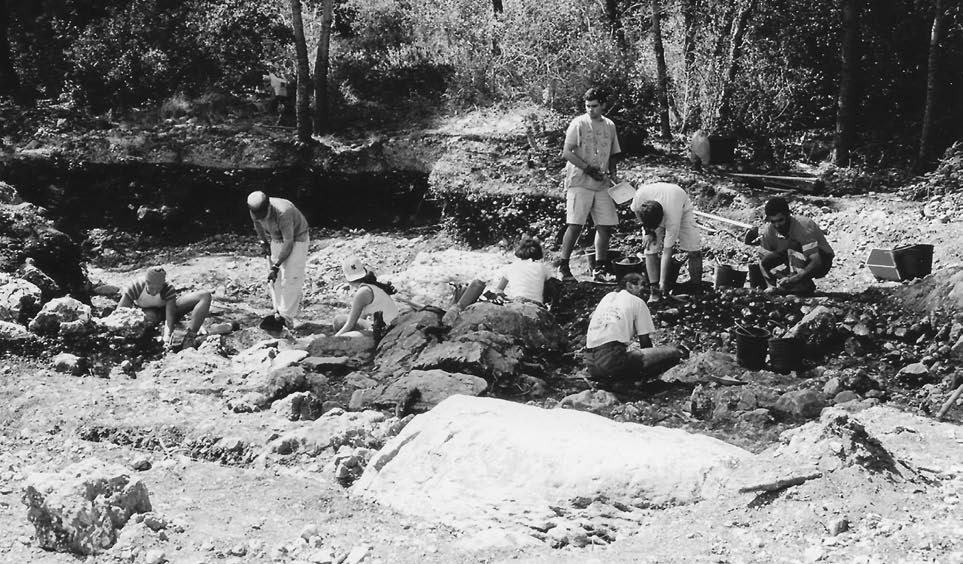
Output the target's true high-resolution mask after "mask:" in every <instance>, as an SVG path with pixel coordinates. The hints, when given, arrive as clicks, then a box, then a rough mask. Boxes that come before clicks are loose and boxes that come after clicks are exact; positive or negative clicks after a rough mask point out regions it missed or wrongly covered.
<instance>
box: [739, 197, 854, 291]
mask: <svg viewBox="0 0 963 564" xmlns="http://www.w3.org/2000/svg"><path fill="white" fill-rule="evenodd" d="M765 214H766V224H765V226H764V227H763V228H762V230H760V229H759V228H758V227H752V228H750V229H749V230H747V231H746V234H745V239H744V241H745V243H746V244H748V245H754V244H756V243H758V244H759V246H760V247H761V248H762V250H763V251H765V254H763V256H762V258H761V259H760V261H759V263H760V265H761V266H762V274H763V278H765V280H766V285H767V286H768V288H767V291H770V292H785V293H788V294H811V293H812V292H814V291H815V290H816V283H815V282H814V281H813V279H814V278H823V277H824V276H826V274H827V273H829V269H830V268H832V266H833V258H834V257H835V256H836V253H835V251H833V248H832V247H831V246H830V245H829V242H828V241H827V240H826V234H825V233H824V232H823V230H822V229H820V227H819V226H818V225H816V222H815V221H813V220H811V219H809V218H808V217H803V216H797V215H792V214H791V213H790V212H789V202H787V201H786V200H785V199H784V198H778V197H777V198H772V199H770V200H769V201H768V202H766V207H765Z"/></svg>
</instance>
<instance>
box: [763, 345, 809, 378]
mask: <svg viewBox="0 0 963 564" xmlns="http://www.w3.org/2000/svg"><path fill="white" fill-rule="evenodd" d="M769 366H770V367H771V368H772V371H773V372H778V373H780V374H789V373H790V372H792V371H793V370H799V368H800V367H801V366H802V343H800V342H799V339H796V338H795V337H788V338H782V339H769Z"/></svg>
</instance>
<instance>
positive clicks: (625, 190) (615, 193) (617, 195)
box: [608, 180, 635, 206]
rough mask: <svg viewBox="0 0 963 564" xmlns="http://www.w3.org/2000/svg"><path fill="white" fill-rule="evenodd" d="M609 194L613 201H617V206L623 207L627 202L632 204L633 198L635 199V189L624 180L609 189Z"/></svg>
mask: <svg viewBox="0 0 963 564" xmlns="http://www.w3.org/2000/svg"><path fill="white" fill-rule="evenodd" d="M608 193H609V196H612V199H613V200H615V204H616V205H618V206H621V205H622V204H624V203H626V202H631V201H632V198H633V197H635V187H633V186H632V185H631V184H630V183H629V182H628V181H627V180H623V181H622V182H619V183H618V184H616V185H615V186H612V187H611V188H609V189H608Z"/></svg>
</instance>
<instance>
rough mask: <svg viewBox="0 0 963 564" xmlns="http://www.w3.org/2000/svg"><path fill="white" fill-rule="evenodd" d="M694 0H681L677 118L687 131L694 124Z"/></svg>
mask: <svg viewBox="0 0 963 564" xmlns="http://www.w3.org/2000/svg"><path fill="white" fill-rule="evenodd" d="M693 1H694V0H682V26H683V28H684V29H683V32H684V34H683V36H682V62H683V67H682V79H683V86H682V111H681V114H682V115H681V116H680V119H679V123H680V126H681V127H682V132H683V133H685V132H687V131H689V130H690V129H691V128H692V126H693V125H694V124H693V123H691V122H692V121H693V120H692V117H693V116H694V114H693V112H692V91H693V84H692V71H693V69H694V68H695V37H696V27H697V22H696V12H695V6H693Z"/></svg>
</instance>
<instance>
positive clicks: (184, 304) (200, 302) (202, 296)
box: [175, 291, 211, 333]
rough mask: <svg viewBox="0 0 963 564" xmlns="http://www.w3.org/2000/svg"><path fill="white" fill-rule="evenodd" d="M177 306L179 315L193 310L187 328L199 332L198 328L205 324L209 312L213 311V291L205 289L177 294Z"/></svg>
mask: <svg viewBox="0 0 963 564" xmlns="http://www.w3.org/2000/svg"><path fill="white" fill-rule="evenodd" d="M175 306H176V308H177V317H180V316H182V315H184V314H185V313H187V312H191V321H190V325H189V326H188V328H187V329H188V331H191V332H193V333H197V330H198V329H200V328H201V325H203V324H204V320H205V319H207V314H208V313H210V311H211V293H210V292H206V291H203V292H192V293H190V294H185V295H181V296H177V301H176V302H175Z"/></svg>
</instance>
